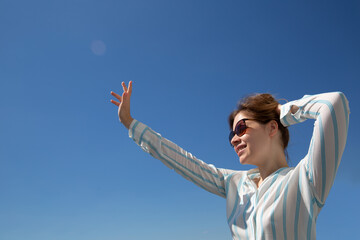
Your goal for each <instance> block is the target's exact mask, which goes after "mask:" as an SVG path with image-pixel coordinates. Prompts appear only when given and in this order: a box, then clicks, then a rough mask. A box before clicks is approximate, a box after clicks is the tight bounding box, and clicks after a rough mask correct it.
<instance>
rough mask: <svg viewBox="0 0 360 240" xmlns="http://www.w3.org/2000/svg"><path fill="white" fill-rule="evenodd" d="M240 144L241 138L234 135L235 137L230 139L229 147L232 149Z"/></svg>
mask: <svg viewBox="0 0 360 240" xmlns="http://www.w3.org/2000/svg"><path fill="white" fill-rule="evenodd" d="M240 142H241V138H240V137H239V136H238V135H236V134H235V136H234V137H233V138H232V139H231V145H232V146H233V147H234V146H236V145H238V144H239V143H240Z"/></svg>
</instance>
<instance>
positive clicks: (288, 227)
mask: <svg viewBox="0 0 360 240" xmlns="http://www.w3.org/2000/svg"><path fill="white" fill-rule="evenodd" d="M293 105H296V106H298V107H299V110H298V111H297V112H296V113H295V114H292V113H291V111H290V109H291V106H293ZM349 113H350V111H349V105H348V101H347V99H346V97H345V96H344V94H342V93H340V92H334V93H324V94H319V95H311V96H310V95H306V96H304V97H303V98H301V99H299V100H296V101H292V102H288V103H286V104H284V105H283V106H282V108H281V114H280V118H281V119H280V120H281V122H282V124H283V125H284V126H290V125H292V124H296V123H300V122H303V121H305V120H306V119H315V124H314V130H313V135H312V139H311V142H310V146H309V150H308V153H307V155H306V156H305V157H304V158H303V159H302V160H301V161H300V162H299V164H298V165H297V166H296V167H293V168H281V169H278V170H277V171H275V172H274V173H272V174H271V175H270V176H268V177H267V178H266V179H264V181H263V182H262V184H261V185H260V187H259V188H257V186H256V184H255V183H254V181H253V179H254V178H256V177H258V176H259V171H258V169H252V170H249V171H234V170H228V169H221V168H216V167H214V166H213V165H210V164H207V163H205V162H203V161H201V160H199V159H197V158H196V157H195V156H193V155H192V154H191V153H189V152H186V151H185V150H183V149H182V148H180V147H179V146H177V145H176V144H174V143H172V142H170V141H169V140H167V139H165V138H163V137H162V136H161V135H160V134H158V133H156V132H154V131H153V130H152V129H150V128H149V127H148V126H146V125H145V124H143V123H141V122H139V121H137V120H134V121H133V122H132V123H131V125H130V128H129V136H130V137H131V138H132V139H133V140H134V141H135V142H136V143H137V144H138V145H139V146H141V148H142V149H143V150H144V151H146V152H148V153H150V154H151V155H152V156H153V157H155V158H157V159H159V160H161V161H162V162H163V163H164V164H165V165H166V166H168V167H169V168H171V169H174V170H175V171H176V172H177V173H179V174H180V175H182V176H183V177H184V178H186V179H188V180H190V181H191V182H193V183H195V184H197V185H198V186H200V187H202V188H204V189H205V190H207V191H209V192H212V193H214V194H217V195H219V196H221V197H224V198H226V211H227V221H228V224H229V227H230V230H231V233H232V238H233V239H315V238H316V219H317V216H318V214H319V212H320V210H321V208H322V207H323V206H324V203H325V200H326V197H327V196H328V194H329V191H330V188H331V186H332V185H333V182H334V179H335V175H336V172H337V169H338V167H339V163H340V159H341V156H342V153H343V151H344V148H345V143H346V136H347V130H348V124H349Z"/></svg>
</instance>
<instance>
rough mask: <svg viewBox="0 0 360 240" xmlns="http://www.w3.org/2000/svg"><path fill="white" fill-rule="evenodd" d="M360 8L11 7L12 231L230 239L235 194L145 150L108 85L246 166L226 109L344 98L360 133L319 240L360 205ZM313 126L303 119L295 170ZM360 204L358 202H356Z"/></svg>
mask: <svg viewBox="0 0 360 240" xmlns="http://www.w3.org/2000/svg"><path fill="white" fill-rule="evenodd" d="M359 29H360V2H359V1H340V0H339V1H309V0H305V1H277V0H276V1H242V0H232V1H230V0H229V1H228V0H225V1H214V0H206V1H205V0H203V1H200V0H181V1H179V0H174V1H167V0H157V1H152V0H121V1H115V0H113V1H111V0H101V1H100V0H98V1H95V0H71V1H70V0H62V1H47V0H42V1H40V0H34V1H24V0H0V110H1V112H0V116H1V117H0V239H1V240H23V239H26V240H48V239H56V240H100V239H101V240H103V239H106V240H120V239H121V240H122V239H126V240H139V239H157V240H159V239H166V240H168V239H172V240H178V239H179V240H180V239H189V240H199V239H200V240H201V239H210V240H218V239H231V236H230V231H229V229H228V226H227V222H226V216H225V200H224V199H222V198H220V197H217V196H215V195H212V194H210V193H207V192H205V191H204V190H202V189H200V188H198V187H197V186H195V185H193V184H192V183H190V182H188V181H186V180H184V179H182V178H181V177H180V176H178V175H177V174H176V173H174V172H173V171H171V170H169V169H168V168H166V167H165V166H163V165H162V164H161V163H160V162H159V161H158V160H156V159H153V158H151V157H150V156H148V155H147V154H146V153H145V152H143V151H142V150H141V149H140V148H139V147H138V146H137V145H136V144H135V143H134V142H133V141H132V140H131V139H129V138H128V135H127V131H126V129H125V128H124V127H123V126H122V125H121V124H120V123H119V120H118V118H117V109H116V107H115V106H114V105H112V104H111V103H110V99H111V96H110V91H111V90H113V91H119V92H120V91H121V85H120V83H121V81H126V82H128V81H129V80H133V81H134V88H133V96H132V114H133V117H135V118H136V119H138V120H140V121H142V122H144V123H146V124H148V125H149V126H150V127H152V128H153V129H154V130H156V131H158V132H160V133H161V134H162V135H163V136H164V137H167V138H169V139H171V140H172V141H174V142H176V143H177V144H178V145H180V146H182V147H183V148H185V149H187V150H188V151H190V152H191V153H193V154H194V155H195V156H197V157H198V158H200V159H202V160H204V161H206V162H208V163H211V164H214V165H215V166H217V167H221V168H231V169H239V170H240V169H249V168H251V167H252V166H241V165H240V163H239V162H238V159H237V157H236V155H235V153H234V152H233V150H232V149H231V148H230V147H229V145H228V141H227V136H228V126H227V116H228V114H229V112H231V111H232V110H233V109H234V108H235V105H236V102H237V101H238V100H239V99H240V98H241V97H242V96H244V95H247V94H249V93H254V92H270V93H273V94H275V96H276V97H278V98H285V99H287V100H294V99H298V98H300V97H302V96H303V95H304V94H315V93H321V92H328V91H342V92H344V93H345V95H346V96H347V98H348V99H349V102H350V109H351V115H350V127H349V135H348V142H347V146H346V150H345V153H344V155H343V158H342V163H341V165H340V168H339V172H338V175H337V178H336V181H335V184H334V186H333V188H332V190H331V192H330V195H329V197H328V199H327V202H326V204H325V207H324V208H323V210H322V212H321V213H320V215H319V217H318V224H317V236H318V239H320V240H322V239H327V240H329V239H330V240H331V239H352V238H353V236H354V235H355V234H357V232H358V215H359V213H360V207H359V204H358V202H359V197H360V191H359V190H360V178H359V174H358V171H359V169H360V161H359V157H358V156H359V154H360V152H359V143H360V141H359V133H360V131H359V130H360V129H359V125H358V124H357V121H356V119H359V118H360V116H359V111H358V110H359V107H358V103H359V102H360V94H359V90H360V87H359V85H358V83H359V80H360V44H359V43H360V31H359ZM312 126H313V122H311V121H308V122H306V123H304V124H300V125H298V126H294V127H291V128H290V131H291V142H290V145H289V154H290V157H291V163H292V165H293V166H294V165H296V164H297V162H298V161H299V160H300V159H301V158H302V157H303V156H304V155H305V154H306V152H307V148H308V145H309V141H310V137H311V132H312ZM353 203H355V204H353Z"/></svg>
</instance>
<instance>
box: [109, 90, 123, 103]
mask: <svg viewBox="0 0 360 240" xmlns="http://www.w3.org/2000/svg"><path fill="white" fill-rule="evenodd" d="M111 95H113V96H114V97H116V98H117V99H118V100H119V101H120V102H121V100H122V99H121V96H120V95H119V94H117V93H114V92H112V91H111Z"/></svg>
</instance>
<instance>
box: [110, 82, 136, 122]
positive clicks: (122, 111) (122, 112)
mask: <svg viewBox="0 0 360 240" xmlns="http://www.w3.org/2000/svg"><path fill="white" fill-rule="evenodd" d="M121 85H122V87H123V93H122V95H121V96H120V95H119V94H117V93H114V92H113V91H111V95H113V96H114V97H115V98H116V99H117V100H119V101H118V102H117V101H114V100H111V102H112V103H113V104H115V105H116V106H118V115H119V119H120V122H121V123H122V124H124V126H125V127H126V128H127V129H129V127H130V124H131V122H132V121H133V118H132V117H131V115H130V97H131V91H132V81H130V82H129V87H126V84H125V83H124V82H122V83H121Z"/></svg>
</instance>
